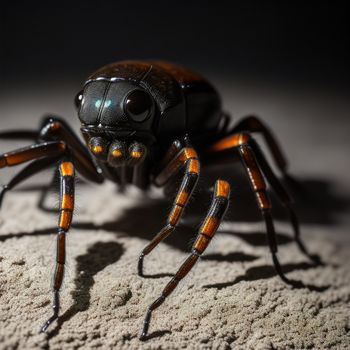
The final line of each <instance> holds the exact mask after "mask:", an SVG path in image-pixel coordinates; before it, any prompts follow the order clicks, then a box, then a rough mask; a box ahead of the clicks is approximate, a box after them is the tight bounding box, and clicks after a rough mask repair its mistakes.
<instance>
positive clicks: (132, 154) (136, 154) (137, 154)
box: [131, 151, 142, 158]
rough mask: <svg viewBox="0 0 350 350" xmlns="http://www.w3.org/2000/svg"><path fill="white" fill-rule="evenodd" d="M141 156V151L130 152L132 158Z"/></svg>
mask: <svg viewBox="0 0 350 350" xmlns="http://www.w3.org/2000/svg"><path fill="white" fill-rule="evenodd" d="M141 156H142V152H139V151H132V152H131V157H133V158H141Z"/></svg>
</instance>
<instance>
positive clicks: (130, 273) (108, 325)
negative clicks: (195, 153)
mask: <svg viewBox="0 0 350 350" xmlns="http://www.w3.org/2000/svg"><path fill="white" fill-rule="evenodd" d="M232 84H233V83H232V82H230V83H229V84H228V83H222V84H221V86H219V89H220V90H221V91H223V92H224V101H226V102H227V104H226V108H227V109H228V110H230V111H231V112H232V113H233V115H234V116H236V117H238V116H241V115H244V114H246V113H250V112H252V111H258V112H259V113H260V114H261V115H263V116H264V119H265V120H266V122H268V123H269V124H270V125H271V126H272V128H273V129H274V131H275V132H276V134H277V135H278V136H279V139H280V140H282V141H283V145H284V148H285V150H286V151H287V154H288V156H289V159H290V161H291V170H292V173H293V174H296V175H297V176H298V178H299V179H302V184H303V186H304V187H305V188H307V189H308V191H310V193H309V194H310V196H307V197H310V198H312V200H309V199H308V200H306V199H305V198H304V197H303V196H300V198H299V197H298V198H297V209H298V212H299V213H300V217H301V219H302V222H303V226H302V232H303V238H304V241H305V242H306V244H307V246H308V247H309V249H310V251H312V252H316V253H318V254H319V255H321V256H322V258H323V260H324V261H325V262H326V263H327V265H326V266H324V267H316V266H314V265H312V264H311V263H310V261H308V260H307V259H306V258H305V257H304V256H303V255H301V254H300V252H299V251H298V249H297V248H296V246H295V244H294V243H293V241H292V240H291V228H290V225H289V224H288V223H287V222H286V221H285V213H284V212H283V210H282V208H280V207H278V206H277V205H275V204H276V201H275V200H274V214H275V216H276V218H277V223H276V226H277V232H278V241H279V243H280V245H279V257H280V260H281V263H282V265H283V268H284V271H285V272H286V273H287V276H288V277H289V278H292V279H300V280H302V281H304V283H305V284H307V285H309V289H306V288H304V289H292V288H290V287H288V286H286V285H285V284H284V283H283V282H281V280H280V279H279V278H278V277H276V276H275V273H274V270H273V268H272V264H271V259H270V255H269V253H268V248H267V246H266V243H265V233H264V227H263V226H262V224H261V223H260V222H259V221H258V220H259V215H258V212H257V209H256V205H255V202H254V198H253V196H252V195H251V194H249V192H247V191H246V192H244V191H241V188H244V187H246V186H247V182H244V181H243V182H242V184H241V183H240V182H239V181H238V182H237V178H236V176H234V175H233V173H230V174H231V175H230V178H231V180H232V199H233V202H232V204H231V205H230V208H229V215H228V220H227V221H225V223H224V224H223V225H222V226H221V228H220V232H219V233H218V234H217V235H216V237H215V239H214V240H213V242H212V243H211V245H210V247H209V248H208V250H207V251H206V254H205V256H204V257H203V259H201V260H200V261H199V263H198V264H197V265H196V266H195V268H194V269H193V270H192V272H191V273H190V274H189V276H188V277H187V278H186V279H185V280H184V281H183V282H182V283H181V284H180V286H179V287H178V289H176V291H175V292H174V293H173V294H172V295H171V297H170V298H169V299H168V300H167V301H166V302H165V303H164V304H163V305H162V306H161V307H160V308H159V309H158V310H157V311H156V312H155V313H154V316H153V319H152V324H151V327H150V339H149V340H148V341H147V342H145V343H141V342H140V341H139V340H138V334H139V332H140V329H141V326H142V322H143V317H144V314H145V311H146V309H147V306H148V305H149V304H150V303H151V302H152V301H153V300H154V299H155V298H157V297H158V296H159V293H160V292H161V290H162V288H163V287H164V285H165V284H166V283H167V281H168V280H169V278H170V276H169V274H171V273H174V272H175V271H176V269H177V267H178V266H179V265H180V264H181V262H182V261H183V260H184V259H185V258H186V256H187V254H188V251H189V249H190V247H191V242H193V240H194V237H195V232H196V229H197V228H198V226H199V224H200V220H201V218H203V216H204V215H205V213H204V210H205V208H206V207H208V204H209V201H210V199H209V197H208V196H207V195H206V194H205V193H203V196H201V193H199V194H200V195H199V194H198V195H197V196H196V198H197V199H196V200H195V201H193V202H192V203H191V206H190V208H189V211H188V213H187V215H186V216H185V218H184V221H183V222H182V224H181V227H180V229H179V230H178V231H177V232H176V233H174V234H173V235H172V236H171V237H169V238H168V239H167V241H166V242H164V243H163V244H161V245H160V246H159V247H158V248H157V250H155V251H154V252H153V253H152V254H151V255H150V256H149V258H148V259H147V260H146V261H145V270H146V273H147V275H149V277H148V278H140V277H138V276H137V274H136V264H137V258H138V254H139V252H140V250H141V249H142V248H143V247H144V246H145V244H146V243H147V242H148V241H149V239H150V238H151V237H152V236H153V235H154V234H155V233H156V232H157V230H158V229H160V228H161V226H162V224H163V223H164V221H165V217H166V213H167V210H168V209H169V207H170V204H169V203H168V202H165V201H164V200H162V199H160V194H159V193H151V195H150V196H149V197H150V198H147V197H144V196H140V194H139V193H137V192H136V191H129V192H127V194H126V195H120V194H118V193H117V192H116V190H115V188H114V186H113V185H112V184H109V183H106V184H105V185H104V186H99V187H96V186H95V185H92V186H87V185H86V184H82V183H80V184H79V183H78V186H77V200H76V202H77V207H78V210H77V212H76V214H75V218H74V226H73V228H72V229H71V231H70V233H69V240H68V245H67V251H68V256H67V273H66V275H65V281H64V287H63V288H62V292H61V297H62V305H61V317H60V319H59V321H58V322H56V323H54V324H53V325H52V326H51V328H50V329H49V331H48V333H47V334H38V330H39V328H40V326H41V325H42V323H43V322H44V321H45V320H46V319H47V317H48V316H49V315H50V314H51V301H52V294H51V289H50V285H51V281H52V272H53V268H54V256H55V244H56V240H55V232H56V228H55V225H56V224H57V215H56V214H55V213H46V212H43V211H40V210H39V209H37V206H36V204H37V201H38V197H39V192H38V190H37V189H36V188H33V185H30V184H28V183H27V185H26V187H28V186H31V187H32V188H31V189H30V190H29V189H25V188H24V189H22V190H18V191H15V192H12V193H9V194H8V195H7V197H5V201H4V205H3V208H2V209H1V212H0V349H97V348H101V349H178V348H188V349H231V348H234V349H349V348H350V254H349V247H350V239H349V236H350V235H349V232H348V227H349V220H348V217H346V215H345V211H346V209H348V208H349V200H348V198H349V195H348V194H349V193H350V187H349V183H350V182H349V178H348V174H349V169H350V165H349V158H348V154H347V149H348V147H349V137H348V111H349V99H348V98H341V97H336V96H334V95H332V94H327V93H324V94H317V93H316V94H315V93H314V91H311V92H310V91H309V92H305V91H299V90H298V89H296V90H293V91H292V90H291V91H289V90H287V91H283V90H282V89H275V90H271V91H269V90H267V89H266V86H265V85H264V84H261V85H251V84H249V83H247V84H246V85H239V84H238V85H232ZM219 85H220V84H219ZM45 89H47V88H46V87H45ZM76 90H77V86H71V87H67V88H64V89H62V90H54V88H53V87H52V89H51V90H50V93H48V95H47V97H46V98H45V99H44V98H43V95H42V92H43V91H40V90H38V91H32V92H31V95H30V96H29V95H28V89H24V90H23V91H19V90H18V89H16V91H14V92H12V93H11V92H9V91H7V92H6V94H7V95H5V94H4V95H3V100H2V102H1V103H0V116H1V129H8V128H14V127H22V128H24V127H27V126H28V125H30V126H33V125H37V124H38V121H39V118H40V116H41V115H42V114H43V113H44V112H46V111H48V110H50V111H54V112H58V113H59V114H62V115H64V116H70V115H73V113H74V111H73V108H71V96H73V95H74V93H75V92H76ZM45 91H46V90H45ZM18 101H21V103H18ZM39 102H40V103H39ZM68 106H69V107H68ZM331 115H332V116H334V118H338V119H335V120H336V122H335V123H330V122H326V121H327V120H328V121H329V116H331ZM73 120H75V123H74V122H73ZM286 121H288V122H286ZM290 121H293V123H292V122H290ZM70 122H71V123H72V124H73V125H75V126H77V121H76V119H73V118H72V119H71V120H70ZM324 135H327V136H328V137H323V136H324ZM334 135H336V136H337V137H336V138H335V137H332V136H334ZM23 144H24V143H21V142H13V143H1V152H2V151H5V150H9V149H13V148H16V147H19V146H21V145H23ZM1 152H0V153H1ZM236 170H237V169H236ZM10 173H13V172H10V171H7V170H2V171H1V175H0V176H1V183H2V184H4V183H6V182H7V181H8V179H9V178H10ZM238 173H240V172H239V171H238ZM50 178H51V175H50V173H47V172H45V173H41V174H40V175H38V176H37V177H36V183H39V184H43V183H45V184H46V183H48V182H49V181H50ZM202 185H203V186H202V188H205V187H206V186H205V185H204V184H203V183H202ZM241 185H242V186H241ZM202 197H203V198H202ZM48 205H49V206H52V205H53V206H55V205H57V194H51V195H50V200H49V203H48Z"/></svg>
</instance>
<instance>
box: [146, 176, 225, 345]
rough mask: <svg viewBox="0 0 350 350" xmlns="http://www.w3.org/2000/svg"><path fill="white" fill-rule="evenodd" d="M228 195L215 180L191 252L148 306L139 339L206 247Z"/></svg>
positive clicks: (219, 220) (214, 230)
mask: <svg viewBox="0 0 350 350" xmlns="http://www.w3.org/2000/svg"><path fill="white" fill-rule="evenodd" d="M229 196H230V185H229V183H228V182H226V181H223V180H217V181H216V184H215V189H214V196H213V200H212V203H211V206H210V209H209V211H208V214H207V216H206V218H205V220H204V221H203V223H202V225H201V228H200V230H199V233H198V236H197V239H196V241H195V242H194V244H193V246H192V251H191V254H190V256H189V257H188V258H187V259H186V260H185V262H184V263H183V264H182V265H181V266H180V268H179V270H178V271H177V272H176V274H175V276H174V277H173V278H172V279H171V280H170V282H169V283H168V284H167V285H166V286H165V288H164V289H163V291H162V293H161V295H160V297H159V298H158V299H156V300H155V301H154V302H153V303H152V304H151V305H150V306H149V307H148V309H147V312H146V316H145V320H144V323H143V329H142V333H141V335H140V339H141V340H146V338H147V333H148V329H149V325H150V322H151V316H152V312H153V311H154V310H155V309H157V308H158V307H159V306H160V305H162V304H163V303H164V301H165V299H166V298H167V297H168V296H169V295H170V294H171V293H172V292H173V291H174V289H175V288H176V287H177V285H178V284H179V282H180V281H181V280H182V279H183V278H184V277H185V276H186V275H187V274H188V273H189V272H190V270H191V269H192V267H193V266H194V264H195V263H196V262H197V260H198V259H199V257H200V256H201V255H202V253H203V252H204V251H205V249H206V248H207V247H208V245H209V243H210V241H211V239H212V238H213V236H214V235H215V233H216V231H217V229H218V228H219V226H220V223H221V220H222V219H223V216H224V215H225V212H226V210H227V207H228V199H229Z"/></svg>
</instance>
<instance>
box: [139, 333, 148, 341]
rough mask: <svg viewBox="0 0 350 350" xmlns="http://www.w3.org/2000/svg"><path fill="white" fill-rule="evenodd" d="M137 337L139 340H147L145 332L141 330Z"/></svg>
mask: <svg viewBox="0 0 350 350" xmlns="http://www.w3.org/2000/svg"><path fill="white" fill-rule="evenodd" d="M139 339H140V340H141V341H145V340H147V333H145V332H142V333H141V334H140V336H139Z"/></svg>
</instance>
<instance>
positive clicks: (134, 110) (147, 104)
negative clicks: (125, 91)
mask: <svg viewBox="0 0 350 350" xmlns="http://www.w3.org/2000/svg"><path fill="white" fill-rule="evenodd" d="M124 108H125V112H126V113H127V114H128V116H129V117H130V118H131V119H132V120H133V121H135V122H143V121H145V120H146V119H147V118H148V117H149V116H150V114H151V110H152V99H151V97H150V96H149V95H148V94H147V93H146V92H145V91H142V90H135V91H133V92H131V93H130V94H129V95H128V96H127V98H126V100H125V105H124Z"/></svg>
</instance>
